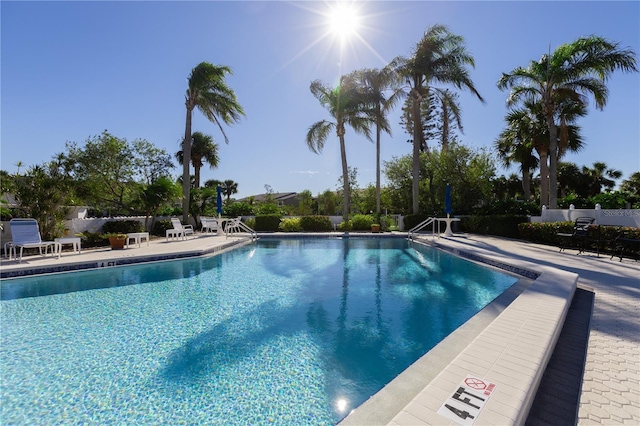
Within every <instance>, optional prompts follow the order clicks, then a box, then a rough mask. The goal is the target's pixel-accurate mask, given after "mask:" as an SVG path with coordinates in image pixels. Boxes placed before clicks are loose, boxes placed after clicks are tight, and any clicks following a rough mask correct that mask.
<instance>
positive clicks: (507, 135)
mask: <svg viewBox="0 0 640 426" xmlns="http://www.w3.org/2000/svg"><path fill="white" fill-rule="evenodd" d="M505 119H506V121H507V127H506V128H505V129H504V130H503V131H502V132H501V133H500V135H499V136H498V139H496V141H495V143H494V146H495V148H496V151H497V153H498V159H499V160H500V162H501V163H502V165H503V166H505V167H510V166H511V165H512V164H513V163H518V164H519V165H520V166H519V167H520V173H521V174H522V191H523V194H524V199H525V200H526V201H529V199H530V198H531V172H532V170H534V169H536V168H537V166H538V159H537V158H536V157H535V156H534V155H533V140H532V139H533V137H532V135H531V133H530V130H531V128H530V127H529V126H528V125H527V124H528V121H527V120H523V119H520V118H519V117H518V114H516V112H513V111H512V112H511V113H509V114H508V115H507V117H506V118H505Z"/></svg>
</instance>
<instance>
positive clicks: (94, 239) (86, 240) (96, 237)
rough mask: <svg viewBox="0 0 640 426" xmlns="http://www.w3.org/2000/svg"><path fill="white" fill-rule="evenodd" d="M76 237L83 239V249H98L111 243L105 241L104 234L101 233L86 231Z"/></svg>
mask: <svg viewBox="0 0 640 426" xmlns="http://www.w3.org/2000/svg"><path fill="white" fill-rule="evenodd" d="M76 236H78V237H80V238H82V246H83V247H85V246H86V247H96V246H104V245H107V244H109V242H108V241H107V240H105V239H104V236H103V234H101V233H100V232H89V231H84V232H80V233H78V234H76Z"/></svg>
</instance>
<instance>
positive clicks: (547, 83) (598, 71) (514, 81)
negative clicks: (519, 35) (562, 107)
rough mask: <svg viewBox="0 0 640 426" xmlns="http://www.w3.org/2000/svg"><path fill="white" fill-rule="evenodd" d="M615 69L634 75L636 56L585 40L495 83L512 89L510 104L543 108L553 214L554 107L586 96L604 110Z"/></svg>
mask: <svg viewBox="0 0 640 426" xmlns="http://www.w3.org/2000/svg"><path fill="white" fill-rule="evenodd" d="M616 69H620V70H622V71H625V72H631V71H633V72H637V71H638V68H637V59H636V55H635V52H633V50H631V49H619V43H612V42H610V41H608V40H606V39H604V38H601V37H597V36H589V37H581V38H579V39H577V40H576V41H574V42H573V43H568V44H563V45H561V46H559V47H558V48H557V49H556V50H555V51H554V52H553V53H550V54H548V55H543V56H542V58H541V59H540V60H539V61H531V62H530V63H529V67H528V68H522V67H518V68H516V69H514V70H513V71H511V72H510V73H509V74H502V78H501V79H500V80H499V81H498V87H499V88H500V89H503V90H504V89H509V90H511V92H510V94H509V97H508V98H507V104H508V105H514V104H515V103H517V102H520V101H521V100H525V99H529V100H533V101H538V102H540V104H541V107H542V113H543V114H544V117H545V120H546V124H547V130H548V133H549V155H550V157H549V186H550V191H549V207H550V208H552V209H554V208H556V207H557V192H558V190H557V187H558V181H557V166H558V158H559V148H558V138H557V131H558V129H557V126H556V118H557V117H558V107H559V104H558V102H559V101H562V100H566V99H571V100H573V101H575V102H579V103H582V104H583V105H586V102H587V96H590V95H592V96H593V97H594V99H595V103H596V107H597V108H598V109H603V108H604V106H605V105H606V103H607V94H608V91H607V86H606V85H605V81H606V79H607V78H608V77H609V76H610V75H611V74H612V73H613V71H615V70H616Z"/></svg>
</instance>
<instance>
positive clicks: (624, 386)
mask: <svg viewBox="0 0 640 426" xmlns="http://www.w3.org/2000/svg"><path fill="white" fill-rule="evenodd" d="M451 240H452V241H455V243H456V244H458V245H461V246H464V245H471V246H474V247H481V248H483V249H485V250H489V251H492V252H496V253H503V254H505V255H508V256H509V257H512V258H515V259H520V260H525V261H529V262H535V263H539V264H544V265H546V266H552V267H555V268H558V269H562V270H566V271H570V272H574V273H576V274H578V275H579V276H580V278H579V280H578V284H579V285H582V286H586V287H590V288H592V289H593V291H594V293H595V304H594V308H593V317H592V319H591V333H590V336H589V344H588V351H587V359H586V365H585V373H584V377H583V384H582V392H581V395H580V406H579V410H578V424H580V425H597V424H602V425H611V424H632V425H640V262H635V261H633V260H628V259H623V261H622V262H619V261H618V259H617V258H615V259H613V260H610V259H609V256H606V255H600V257H597V256H596V255H595V254H593V253H586V254H580V255H577V254H576V251H575V250H568V251H566V252H562V253H559V252H558V250H557V249H556V248H554V247H549V246H544V245H539V244H532V243H526V242H521V241H514V240H506V239H501V238H494V237H487V236H476V235H468V236H465V237H460V236H459V237H453V238H451Z"/></svg>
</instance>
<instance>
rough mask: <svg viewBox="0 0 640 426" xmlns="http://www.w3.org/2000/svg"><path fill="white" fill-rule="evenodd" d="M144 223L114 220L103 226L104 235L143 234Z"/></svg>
mask: <svg viewBox="0 0 640 426" xmlns="http://www.w3.org/2000/svg"><path fill="white" fill-rule="evenodd" d="M142 231H143V229H142V223H140V222H139V221H137V220H112V221H109V222H105V224H104V225H102V233H103V234H110V233H122V234H127V233H129V232H142Z"/></svg>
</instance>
